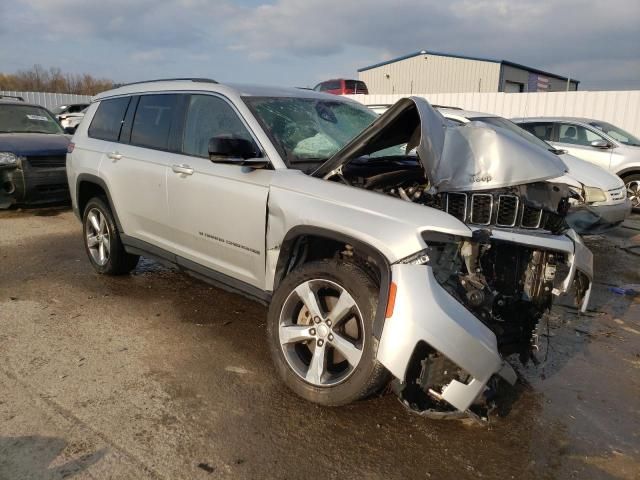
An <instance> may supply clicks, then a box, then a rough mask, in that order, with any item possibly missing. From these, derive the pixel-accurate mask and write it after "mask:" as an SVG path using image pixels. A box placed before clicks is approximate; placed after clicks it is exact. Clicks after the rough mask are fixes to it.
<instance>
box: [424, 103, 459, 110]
mask: <svg viewBox="0 0 640 480" xmlns="http://www.w3.org/2000/svg"><path fill="white" fill-rule="evenodd" d="M431 106H432V107H433V108H446V109H447V110H462V108H460V107H452V106H450V105H436V104H433V105H431Z"/></svg>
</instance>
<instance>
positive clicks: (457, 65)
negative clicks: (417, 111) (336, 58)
mask: <svg viewBox="0 0 640 480" xmlns="http://www.w3.org/2000/svg"><path fill="white" fill-rule="evenodd" d="M425 57H426V58H425ZM387 75H388V77H387ZM499 77H500V64H499V63H495V62H488V61H479V60H470V59H465V58H454V57H446V56H441V55H432V54H426V55H418V56H415V57H411V58H406V59H404V60H399V61H397V62H393V63H390V64H387V65H382V66H380V67H375V68H372V69H370V70H365V71H363V72H359V73H358V78H359V79H360V80H363V81H364V82H365V83H366V84H367V87H368V88H369V92H371V94H387V95H389V94H395V93H398V92H407V93H410V92H412V91H413V92H477V91H483V92H492V91H493V92H495V91H497V90H498V83H499ZM480 80H481V81H480Z"/></svg>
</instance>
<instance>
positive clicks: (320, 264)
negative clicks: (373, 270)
mask: <svg viewBox="0 0 640 480" xmlns="http://www.w3.org/2000/svg"><path fill="white" fill-rule="evenodd" d="M310 291H311V292H312V295H311V296H310V294H309V292H310ZM345 293H346V295H345ZM378 294H379V287H378V286H377V285H376V284H375V282H374V281H373V280H372V279H371V277H370V276H369V275H368V274H367V273H366V271H365V270H363V269H362V268H360V267H359V266H357V265H355V264H353V263H348V262H343V261H338V260H321V261H315V262H310V263H307V264H304V265H302V266H301V267H299V268H297V269H296V270H294V271H293V272H291V273H290V274H289V275H287V276H286V277H285V279H284V280H283V281H282V283H281V284H280V286H279V287H278V289H277V290H276V292H275V294H274V296H273V299H272V302H271V305H270V307H269V314H268V321H267V329H268V337H269V347H270V350H271V355H272V357H273V361H274V363H275V366H276V369H277V371H278V373H279V375H280V377H281V378H282V379H283V380H284V382H285V384H286V385H287V386H288V387H289V388H290V389H291V390H293V391H294V392H295V393H297V394H298V395H299V396H301V397H302V398H304V399H306V400H309V401H311V402H314V403H318V404H320V405H326V406H337V405H344V404H347V403H350V402H353V401H356V400H359V399H363V398H366V397H367V396H369V395H371V394H373V393H375V392H377V391H379V390H380V389H381V388H382V387H383V386H384V385H385V384H386V383H387V382H388V379H389V373H388V372H387V370H386V369H385V368H384V367H383V366H382V364H380V363H379V362H378V361H377V360H376V353H377V351H378V340H377V339H376V338H375V337H374V336H373V321H374V318H375V315H376V309H377V305H378ZM302 298H306V299H307V300H306V301H304V302H303V301H302ZM311 298H315V299H316V305H317V307H316V306H314V305H313V301H312V300H310V299H311ZM338 299H339V300H338ZM308 305H309V306H308ZM312 311H315V312H316V313H319V314H318V315H315V316H314V314H313V313H311V312H312ZM338 311H342V312H347V313H346V314H344V315H339V314H338V313H337V312H338ZM316 316H317V317H319V318H316ZM332 319H333V321H332ZM345 342H347V343H345ZM321 358H323V359H324V362H326V363H324V362H322V361H320V360H319V359H321ZM313 366H316V367H318V368H313Z"/></svg>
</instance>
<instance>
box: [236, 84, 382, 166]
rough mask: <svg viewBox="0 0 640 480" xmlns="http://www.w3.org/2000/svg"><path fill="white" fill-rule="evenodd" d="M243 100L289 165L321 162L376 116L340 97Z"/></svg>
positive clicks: (251, 98)
mask: <svg viewBox="0 0 640 480" xmlns="http://www.w3.org/2000/svg"><path fill="white" fill-rule="evenodd" d="M243 100H244V101H245V103H246V104H247V105H248V106H249V108H250V109H251V110H252V111H253V113H254V115H255V116H256V117H257V118H258V120H259V121H260V123H261V124H262V126H263V128H264V129H265V130H266V131H267V134H268V135H269V136H270V137H271V139H272V141H273V142H274V144H275V146H276V148H278V150H279V151H280V154H281V155H282V157H283V158H284V159H285V161H286V162H287V163H288V164H289V165H290V166H294V164H296V163H307V164H308V163H310V162H314V163H321V162H324V161H325V160H327V159H328V158H329V157H331V156H332V155H333V154H334V153H336V152H337V151H338V150H340V149H341V148H342V147H344V146H345V145H346V144H347V143H348V142H349V141H350V140H351V139H353V138H354V137H355V136H356V135H358V134H359V133H360V132H362V130H364V129H365V128H366V127H368V126H369V125H370V124H371V122H373V121H374V120H375V119H376V118H377V117H378V116H377V115H376V114H375V113H374V112H372V111H371V110H369V109H368V108H367V107H365V106H364V105H360V104H357V103H353V102H348V101H344V100H325V99H317V98H303V97H298V98H296V97H244V98H243ZM294 168H295V166H294Z"/></svg>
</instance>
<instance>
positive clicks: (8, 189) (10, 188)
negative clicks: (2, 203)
mask: <svg viewBox="0 0 640 480" xmlns="http://www.w3.org/2000/svg"><path fill="white" fill-rule="evenodd" d="M2 189H3V190H4V193H7V194H9V195H11V194H12V193H13V192H15V191H16V186H15V185H14V184H13V182H10V181H6V182H3V184H2Z"/></svg>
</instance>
